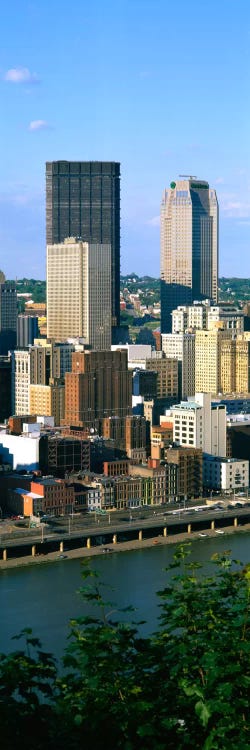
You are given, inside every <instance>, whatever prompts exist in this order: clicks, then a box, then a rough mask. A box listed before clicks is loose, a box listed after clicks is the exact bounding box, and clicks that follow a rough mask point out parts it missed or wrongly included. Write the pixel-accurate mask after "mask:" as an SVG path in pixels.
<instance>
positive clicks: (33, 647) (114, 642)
mask: <svg viewBox="0 0 250 750" xmlns="http://www.w3.org/2000/svg"><path fill="white" fill-rule="evenodd" d="M214 562H215V564H216V566H217V568H216V571H215V573H214V574H211V576H206V577H205V576H204V574H203V573H202V571H199V570H198V568H199V567H200V566H199V565H197V564H195V563H190V562H189V561H188V557H187V548H186V545H184V546H183V547H179V548H178V549H177V551H176V553H175V555H174V559H173V563H172V564H171V565H170V566H169V568H170V572H171V575H168V576H166V581H167V582H166V587H165V588H164V590H163V591H161V592H160V593H159V597H160V615H159V620H158V628H157V632H156V633H154V634H153V635H152V636H149V637H142V636H141V634H140V623H133V621H132V622H131V624H128V623H127V622H124V612H120V613H119V612H117V611H116V610H114V609H113V605H112V604H109V603H108V602H105V601H104V599H103V595H102V591H103V586H102V584H100V583H99V579H98V576H97V574H96V572H95V571H93V570H92V569H91V568H90V567H89V566H88V567H86V566H84V567H83V578H84V579H86V580H85V585H84V587H83V588H82V589H81V594H82V596H83V599H84V601H85V602H87V603H88V604H91V608H92V609H93V612H94V615H93V616H91V617H90V616H88V617H82V618H78V619H77V620H72V621H71V623H70V625H71V635H70V642H69V645H68V646H67V647H66V649H65V655H64V659H63V665H64V669H63V670H62V669H61V670H60V671H59V672H58V669H57V666H56V662H55V660H54V658H53V657H52V656H51V655H50V654H46V653H44V652H43V651H42V650H41V646H40V642H39V641H38V640H37V639H34V638H33V637H32V633H31V631H30V630H28V629H27V630H25V631H23V633H22V634H21V635H22V636H24V637H25V639H26V648H25V649H24V650H23V651H16V652H14V653H12V654H10V655H7V656H5V655H1V658H0V727H1V738H2V742H3V747H4V748H5V750H19V748H20V749H21V747H25V750H33V749H35V748H36V750H45V748H46V750H50V748H53V750H56V748H59V747H60V748H65V749H66V750H80V748H93V749H94V750H95V749H96V750H104V748H106V747H109V748H111V749H112V750H165V748H167V749H168V750H182V749H183V750H186V749H187V750H188V749H190V750H191V749H192V750H196V748H199V749H201V748H202V749H203V750H249V746H250V726H249V709H248V706H249V686H250V670H249V594H250V570H249V569H247V568H243V567H242V566H241V565H239V564H238V565H237V567H236V566H235V565H234V566H233V568H232V561H231V560H230V556H229V553H227V552H225V553H224V554H223V555H222V556H220V557H218V558H217V559H216V560H215V561H214ZM234 562H235V561H234ZM95 607H96V609H95ZM131 617H132V615H131ZM126 618H128V614H126Z"/></svg>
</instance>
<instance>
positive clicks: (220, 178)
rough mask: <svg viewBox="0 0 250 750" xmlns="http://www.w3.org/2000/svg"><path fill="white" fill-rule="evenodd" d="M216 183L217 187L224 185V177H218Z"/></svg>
mask: <svg viewBox="0 0 250 750" xmlns="http://www.w3.org/2000/svg"><path fill="white" fill-rule="evenodd" d="M214 182H215V185H223V183H224V177H217V178H216V180H215V181H214Z"/></svg>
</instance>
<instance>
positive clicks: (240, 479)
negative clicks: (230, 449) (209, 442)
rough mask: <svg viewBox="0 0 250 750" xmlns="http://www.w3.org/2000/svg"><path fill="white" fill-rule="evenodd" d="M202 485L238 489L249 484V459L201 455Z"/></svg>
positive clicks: (230, 489)
mask: <svg viewBox="0 0 250 750" xmlns="http://www.w3.org/2000/svg"><path fill="white" fill-rule="evenodd" d="M203 486H204V487H205V488H208V489H211V490H212V489H214V490H224V491H227V492H229V491H232V490H234V491H239V490H244V489H245V490H247V489H248V486H249V461H247V460H245V459H242V460H241V459H238V458H225V457H223V458H221V457H220V456H211V455H207V454H204V456H203Z"/></svg>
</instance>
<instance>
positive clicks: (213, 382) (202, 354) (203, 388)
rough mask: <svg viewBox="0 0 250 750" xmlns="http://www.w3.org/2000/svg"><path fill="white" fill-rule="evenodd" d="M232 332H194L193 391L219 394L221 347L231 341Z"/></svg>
mask: <svg viewBox="0 0 250 750" xmlns="http://www.w3.org/2000/svg"><path fill="white" fill-rule="evenodd" d="M231 339H232V331H230V330H226V331H220V330H218V331H217V330H214V331H196V334H195V391H196V392H200V393H213V394H216V393H220V392H221V347H222V343H223V342H225V341H231Z"/></svg>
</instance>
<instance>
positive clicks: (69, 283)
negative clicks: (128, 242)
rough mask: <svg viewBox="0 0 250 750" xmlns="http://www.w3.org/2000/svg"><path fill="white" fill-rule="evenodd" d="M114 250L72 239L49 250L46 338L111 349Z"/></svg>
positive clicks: (49, 247)
mask: <svg viewBox="0 0 250 750" xmlns="http://www.w3.org/2000/svg"><path fill="white" fill-rule="evenodd" d="M111 327H112V300H111V246H110V245H107V244H106V245H104V244H103V245H101V244H98V243H91V244H90V243H87V242H82V241H81V240H77V239H75V238H74V237H69V238H67V239H65V240H64V242H61V243H59V244H58V245H48V246H47V336H48V338H49V339H55V340H56V341H63V340H65V339H69V338H74V337H80V338H82V339H83V340H84V343H85V344H88V345H89V346H91V347H92V349H98V350H101V349H109V348H110V347H111V329H112V328H111Z"/></svg>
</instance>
